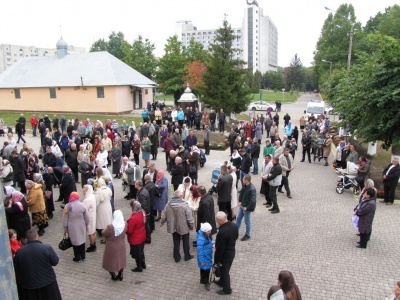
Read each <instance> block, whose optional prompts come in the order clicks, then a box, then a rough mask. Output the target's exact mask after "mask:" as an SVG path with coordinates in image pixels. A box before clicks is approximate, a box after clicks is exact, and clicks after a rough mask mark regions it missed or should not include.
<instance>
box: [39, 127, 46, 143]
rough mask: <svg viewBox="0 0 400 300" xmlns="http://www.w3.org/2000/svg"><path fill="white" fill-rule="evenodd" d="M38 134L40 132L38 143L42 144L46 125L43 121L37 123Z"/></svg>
mask: <svg viewBox="0 0 400 300" xmlns="http://www.w3.org/2000/svg"><path fill="white" fill-rule="evenodd" d="M39 134H40V143H41V144H42V145H43V144H44V138H45V137H46V126H45V125H44V123H43V122H40V124H39Z"/></svg>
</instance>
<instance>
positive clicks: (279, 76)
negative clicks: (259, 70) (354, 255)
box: [263, 69, 286, 90]
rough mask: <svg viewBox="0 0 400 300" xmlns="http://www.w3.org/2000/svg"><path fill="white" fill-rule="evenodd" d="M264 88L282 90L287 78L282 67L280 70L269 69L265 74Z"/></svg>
mask: <svg viewBox="0 0 400 300" xmlns="http://www.w3.org/2000/svg"><path fill="white" fill-rule="evenodd" d="M263 84H264V85H263V88H268V89H271V90H281V89H283V88H284V87H285V86H286V85H285V78H284V76H283V72H282V69H280V70H278V71H268V72H265V73H264V75H263Z"/></svg>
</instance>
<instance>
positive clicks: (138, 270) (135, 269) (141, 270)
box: [131, 267, 143, 272]
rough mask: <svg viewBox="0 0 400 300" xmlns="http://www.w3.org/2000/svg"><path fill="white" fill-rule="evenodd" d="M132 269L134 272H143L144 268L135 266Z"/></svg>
mask: <svg viewBox="0 0 400 300" xmlns="http://www.w3.org/2000/svg"><path fill="white" fill-rule="evenodd" d="M131 271H132V272H143V269H142V268H138V267H136V268H134V269H131Z"/></svg>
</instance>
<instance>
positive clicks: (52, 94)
mask: <svg viewBox="0 0 400 300" xmlns="http://www.w3.org/2000/svg"><path fill="white" fill-rule="evenodd" d="M56 98H57V93H56V88H50V99H56Z"/></svg>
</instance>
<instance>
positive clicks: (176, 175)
mask: <svg viewBox="0 0 400 300" xmlns="http://www.w3.org/2000/svg"><path fill="white" fill-rule="evenodd" d="M183 172H184V170H183V165H182V158H180V157H179V156H177V157H176V158H175V166H173V167H172V168H171V175H172V178H171V183H172V185H173V186H174V191H176V190H177V189H178V186H179V185H180V184H181V183H182V181H183Z"/></svg>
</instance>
